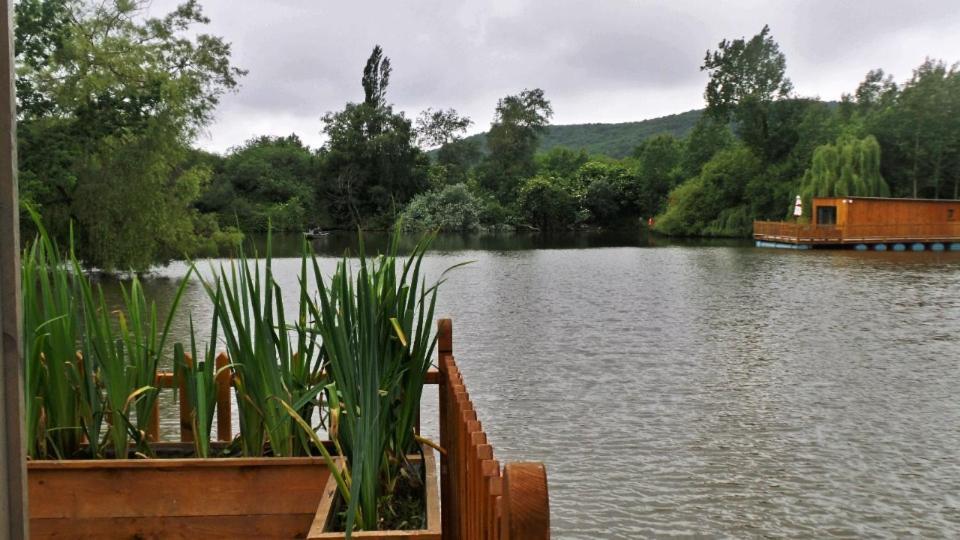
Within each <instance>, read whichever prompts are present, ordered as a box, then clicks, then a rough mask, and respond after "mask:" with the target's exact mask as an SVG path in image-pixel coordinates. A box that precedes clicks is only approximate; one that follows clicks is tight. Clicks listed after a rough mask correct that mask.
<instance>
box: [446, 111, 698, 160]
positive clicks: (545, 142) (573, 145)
mask: <svg viewBox="0 0 960 540" xmlns="http://www.w3.org/2000/svg"><path fill="white" fill-rule="evenodd" d="M702 115H703V110H702V109H698V110H692V111H687V112H683V113H679V114H670V115H667V116H661V117H659V118H651V119H649V120H641V121H639V122H618V123H614V124H568V125H560V126H546V127H545V128H544V130H543V133H541V135H540V142H539V145H538V146H537V152H539V153H549V152H550V151H551V150H553V149H554V148H565V149H568V150H574V151H580V150H583V151H584V152H586V153H587V154H590V155H603V156H608V157H612V158H617V159H621V158H625V157H627V156H629V155H631V154H632V153H633V151H634V149H635V148H636V147H637V146H638V145H639V144H640V143H642V142H643V141H644V140H646V139H648V138H650V137H653V136H656V135H673V136H674V137H677V138H683V137H686V136H687V135H689V134H690V132H691V131H692V130H693V128H694V126H695V125H696V124H697V122H698V121H699V119H700V118H701V116H702ZM486 137H487V134H486V133H479V134H477V135H471V136H470V137H467V138H465V139H464V140H465V141H470V142H476V143H477V144H480V145H481V147H483V148H485V147H486Z"/></svg>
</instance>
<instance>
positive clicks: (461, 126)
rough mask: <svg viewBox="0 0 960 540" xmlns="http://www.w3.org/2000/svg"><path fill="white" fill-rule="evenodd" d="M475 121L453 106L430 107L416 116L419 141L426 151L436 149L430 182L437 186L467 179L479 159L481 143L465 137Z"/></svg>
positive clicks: (459, 182) (440, 186) (458, 182)
mask: <svg viewBox="0 0 960 540" xmlns="http://www.w3.org/2000/svg"><path fill="white" fill-rule="evenodd" d="M471 124H473V121H472V120H470V119H469V118H468V117H466V116H461V115H460V114H459V113H458V112H457V111H456V110H454V109H446V110H443V109H440V110H433V109H430V108H428V109H427V110H425V111H423V112H421V113H420V115H419V116H418V117H417V125H416V131H417V141H418V142H419V144H420V147H421V148H422V149H424V150H428V149H431V148H435V149H437V153H436V160H435V162H434V163H432V164H431V167H430V185H431V186H433V187H434V188H435V189H442V188H443V187H444V186H448V185H453V184H462V183H464V182H466V181H467V179H468V174H469V171H470V167H471V166H473V165H474V164H476V163H477V162H478V161H479V159H480V143H479V141H476V140H464V139H463V134H464V133H466V131H467V128H469V127H470V125H471Z"/></svg>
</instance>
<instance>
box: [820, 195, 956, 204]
mask: <svg viewBox="0 0 960 540" xmlns="http://www.w3.org/2000/svg"><path fill="white" fill-rule="evenodd" d="M830 199H850V200H854V201H890V202H923V203H953V204H958V203H960V199H912V198H900V197H851V196H836V197H814V198H813V200H814V201H822V200H830Z"/></svg>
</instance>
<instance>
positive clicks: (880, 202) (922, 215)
mask: <svg viewBox="0 0 960 540" xmlns="http://www.w3.org/2000/svg"><path fill="white" fill-rule="evenodd" d="M850 200H851V201H852V202H848V203H846V204H843V203H842V202H841V203H840V205H839V206H842V207H845V210H846V212H845V213H846V218H847V219H846V220H845V223H846V224H849V225H887V224H893V223H897V224H903V225H918V224H946V223H948V222H950V221H954V222H960V202H958V201H932V200H931V201H916V200H905V201H897V200H889V199H876V200H872V199H850ZM950 210H953V212H952V214H951V213H950Z"/></svg>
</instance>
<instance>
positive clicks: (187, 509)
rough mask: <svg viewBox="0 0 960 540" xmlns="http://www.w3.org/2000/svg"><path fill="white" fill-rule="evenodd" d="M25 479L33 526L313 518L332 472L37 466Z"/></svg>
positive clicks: (282, 465) (193, 462) (293, 463)
mask: <svg viewBox="0 0 960 540" xmlns="http://www.w3.org/2000/svg"><path fill="white" fill-rule="evenodd" d="M28 476H29V488H30V489H29V491H30V502H31V505H32V508H31V517H32V518H38V519H39V518H114V517H126V518H139V517H144V516H145V517H163V516H168V517H169V516H202V515H245V514H289V513H308V514H310V515H313V514H314V512H315V511H316V508H317V504H318V503H319V501H320V498H321V495H322V492H323V487H324V486H325V485H326V482H327V479H328V477H329V476H330V471H329V470H328V469H327V466H326V463H325V462H324V460H323V459H322V458H250V459H231V458H223V459H209V460H198V459H171V460H117V462H116V463H114V462H106V463H104V462H103V461H102V460H101V461H100V462H99V463H98V462H93V461H91V462H70V463H68V462H52V463H48V462H32V463H31V464H30V468H29V474H28ZM258 495H263V496H258ZM308 526H309V524H308Z"/></svg>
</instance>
